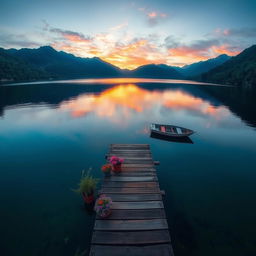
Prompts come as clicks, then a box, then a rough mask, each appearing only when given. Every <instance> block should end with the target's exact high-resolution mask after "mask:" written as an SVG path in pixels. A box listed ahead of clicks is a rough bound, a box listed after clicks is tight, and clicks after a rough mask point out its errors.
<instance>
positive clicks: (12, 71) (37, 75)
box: [0, 48, 49, 81]
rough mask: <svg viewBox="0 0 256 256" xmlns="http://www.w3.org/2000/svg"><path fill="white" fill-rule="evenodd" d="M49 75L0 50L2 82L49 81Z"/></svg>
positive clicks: (0, 78) (0, 75) (0, 76)
mask: <svg viewBox="0 0 256 256" xmlns="http://www.w3.org/2000/svg"><path fill="white" fill-rule="evenodd" d="M48 77H49V74H48V73H47V72H45V71H44V70H42V69H40V68H34V67H32V66H31V65H29V64H27V63H26V62H24V61H23V60H21V59H20V58H17V57H14V56H11V55H10V54H8V53H7V51H6V50H4V49H2V48H0V81H2V80H3V81H4V80H39V79H47V78H48Z"/></svg>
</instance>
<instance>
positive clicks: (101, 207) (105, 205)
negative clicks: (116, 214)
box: [94, 195, 112, 218]
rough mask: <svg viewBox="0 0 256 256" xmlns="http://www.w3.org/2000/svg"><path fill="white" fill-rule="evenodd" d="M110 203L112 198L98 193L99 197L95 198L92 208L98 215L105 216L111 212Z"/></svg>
mask: <svg viewBox="0 0 256 256" xmlns="http://www.w3.org/2000/svg"><path fill="white" fill-rule="evenodd" d="M111 205H112V200H111V198H110V197H107V196H106V195H100V197H99V198H98V199H97V200H96V203H95V206H94V210H95V211H96V213H97V214H98V215H99V216H100V217H102V218H107V217H108V216H109V215H110V214H111Z"/></svg>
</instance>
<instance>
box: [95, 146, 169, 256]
mask: <svg viewBox="0 0 256 256" xmlns="http://www.w3.org/2000/svg"><path fill="white" fill-rule="evenodd" d="M112 155H116V156H119V157H123V158H124V159H125V160H124V163H123V165H122V172H121V173H120V174H117V175H112V176H111V177H108V178H104V181H103V184H102V189H101V191H100V194H106V195H107V196H110V197H111V198H112V200H113V208H112V209H113V210H112V214H111V216H109V217H108V218H107V219H101V218H99V217H96V221H95V225H94V230H93V235H92V241H91V250H90V256H128V255H129V256H170V255H171V256H173V250H172V246H171V239H170V234H169V230H168V224H167V220H166V216H165V211H164V205H163V202H162V194H161V191H160V188H159V183H158V179H157V175H156V169H155V167H154V161H153V159H152V155H151V151H150V147H149V145H148V144H111V146H110V150H109V154H108V156H112Z"/></svg>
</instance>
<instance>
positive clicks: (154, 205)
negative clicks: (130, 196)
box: [112, 201, 164, 210]
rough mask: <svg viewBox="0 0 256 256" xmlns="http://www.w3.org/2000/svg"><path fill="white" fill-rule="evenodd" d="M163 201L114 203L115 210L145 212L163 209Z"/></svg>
mask: <svg viewBox="0 0 256 256" xmlns="http://www.w3.org/2000/svg"><path fill="white" fill-rule="evenodd" d="M163 208H164V205H163V202H162V201H153V202H113V204H112V209H114V210H129V209H130V210H144V209H163Z"/></svg>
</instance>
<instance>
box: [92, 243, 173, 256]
mask: <svg viewBox="0 0 256 256" xmlns="http://www.w3.org/2000/svg"><path fill="white" fill-rule="evenodd" d="M106 255H107V256H173V255H174V254H173V251H172V247H171V245H170V244H159V245H148V246H104V245H93V246H92V247H91V252H90V256H106Z"/></svg>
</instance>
